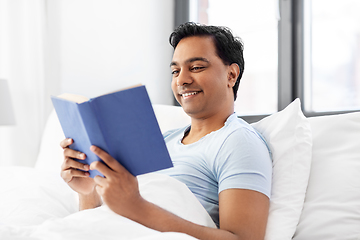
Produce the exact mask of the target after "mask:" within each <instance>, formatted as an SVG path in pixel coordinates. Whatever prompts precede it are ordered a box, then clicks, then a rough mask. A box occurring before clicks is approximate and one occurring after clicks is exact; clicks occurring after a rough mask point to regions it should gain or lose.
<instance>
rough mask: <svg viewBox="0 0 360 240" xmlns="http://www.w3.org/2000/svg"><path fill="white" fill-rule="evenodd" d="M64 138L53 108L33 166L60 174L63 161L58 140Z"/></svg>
mask: <svg viewBox="0 0 360 240" xmlns="http://www.w3.org/2000/svg"><path fill="white" fill-rule="evenodd" d="M63 139H65V136H64V133H63V131H62V129H61V125H60V122H59V119H58V117H57V115H56V112H55V110H53V111H52V112H51V113H50V116H49V117H48V120H47V122H46V125H45V129H44V132H43V135H42V138H41V145H40V150H39V155H38V158H37V160H36V163H35V168H36V169H38V170H45V171H49V172H52V173H58V175H60V167H61V164H62V162H63V150H62V148H61V147H60V142H61V141H62V140H63Z"/></svg>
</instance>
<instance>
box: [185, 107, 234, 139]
mask: <svg viewBox="0 0 360 240" xmlns="http://www.w3.org/2000/svg"><path fill="white" fill-rule="evenodd" d="M232 113H233V110H232V111H228V112H227V113H224V114H217V115H214V116H211V117H205V118H194V117H192V118H191V129H190V131H189V133H188V134H187V135H186V136H184V138H183V139H182V143H183V144H185V145H187V144H191V143H194V142H197V141H199V140H200V139H201V138H203V137H204V136H206V135H208V134H209V133H211V132H214V131H217V130H219V129H220V128H222V127H223V126H224V124H225V122H226V120H227V119H228V117H229V116H230V115H231V114H232Z"/></svg>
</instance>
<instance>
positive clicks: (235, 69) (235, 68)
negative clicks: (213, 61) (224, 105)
mask: <svg viewBox="0 0 360 240" xmlns="http://www.w3.org/2000/svg"><path fill="white" fill-rule="evenodd" d="M239 74H240V67H239V65H238V64H237V63H232V64H231V65H230V66H229V72H228V86H229V87H233V86H234V85H235V83H236V80H237V78H238V76H239Z"/></svg>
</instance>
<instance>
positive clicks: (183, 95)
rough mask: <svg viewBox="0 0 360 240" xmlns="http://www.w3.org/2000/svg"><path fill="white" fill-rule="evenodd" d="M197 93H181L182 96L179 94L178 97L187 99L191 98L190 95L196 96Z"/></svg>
mask: <svg viewBox="0 0 360 240" xmlns="http://www.w3.org/2000/svg"><path fill="white" fill-rule="evenodd" d="M198 93H199V92H189V93H183V94H180V96H182V97H188V96H191V95H196V94H198Z"/></svg>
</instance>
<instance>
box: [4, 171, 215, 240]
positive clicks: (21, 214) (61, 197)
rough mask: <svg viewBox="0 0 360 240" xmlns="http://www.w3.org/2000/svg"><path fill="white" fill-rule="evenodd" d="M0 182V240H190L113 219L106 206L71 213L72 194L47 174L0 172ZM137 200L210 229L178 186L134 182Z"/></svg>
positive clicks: (159, 180) (155, 177) (157, 180)
mask: <svg viewBox="0 0 360 240" xmlns="http://www.w3.org/2000/svg"><path fill="white" fill-rule="evenodd" d="M2 170H3V171H2V173H3V174H2V175H1V176H0V196H1V198H2V200H1V203H2V204H1V206H0V239H4V240H5V239H6V240H15V239H16V240H20V239H21V240H30V239H31V240H34V239H77V240H78V239H86V240H91V239H96V240H98V239H104V240H107V239H139V240H142V239H144V240H145V239H194V238H193V237H190V236H188V235H186V234H180V233H160V232H157V231H154V230H152V229H149V228H146V227H144V226H142V225H140V224H138V223H136V222H133V221H131V220H129V219H126V218H124V217H122V216H119V215H117V214H115V213H113V212H112V211H111V210H110V209H109V208H108V207H107V206H102V207H99V208H96V209H91V210H85V211H81V212H79V211H77V208H78V202H77V197H76V194H75V193H74V192H73V191H72V190H71V189H70V188H69V187H68V186H67V185H66V184H65V183H64V182H63V180H62V179H61V178H60V177H59V176H57V175H54V174H53V173H51V174H50V173H46V172H43V171H40V170H37V169H34V168H27V167H4V168H2ZM138 180H139V188H140V193H141V195H142V196H143V197H144V198H145V199H147V200H148V201H150V202H153V203H155V204H157V205H159V206H161V207H162V208H164V209H166V210H168V211H170V212H172V213H174V214H176V215H178V216H180V217H182V218H184V219H187V220H189V221H192V222H194V223H197V224H200V225H204V226H209V227H215V225H214V223H213V221H212V220H211V218H210V216H209V215H208V213H207V212H206V210H205V209H204V208H203V207H202V205H201V204H200V203H199V202H198V200H197V199H196V197H195V196H194V195H193V194H192V193H191V192H190V190H189V189H188V188H187V187H186V185H184V184H183V183H181V182H179V181H177V180H175V179H173V178H171V177H168V176H165V175H160V174H147V175H142V176H139V177H138Z"/></svg>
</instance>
